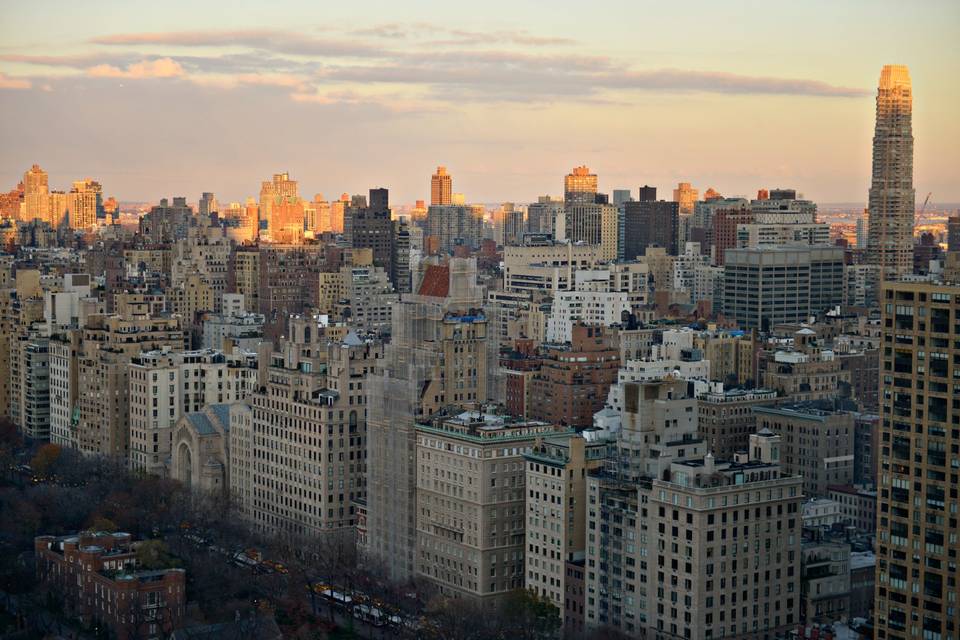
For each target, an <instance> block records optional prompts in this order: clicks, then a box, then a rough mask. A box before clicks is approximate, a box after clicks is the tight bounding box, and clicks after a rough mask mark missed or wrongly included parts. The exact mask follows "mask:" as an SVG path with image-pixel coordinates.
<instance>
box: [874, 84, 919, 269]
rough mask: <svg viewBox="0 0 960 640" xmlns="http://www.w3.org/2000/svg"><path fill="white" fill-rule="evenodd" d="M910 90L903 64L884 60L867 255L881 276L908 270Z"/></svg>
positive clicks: (910, 263) (910, 241)
mask: <svg viewBox="0 0 960 640" xmlns="http://www.w3.org/2000/svg"><path fill="white" fill-rule="evenodd" d="M912 110H913V91H912V90H911V87H910V71H909V70H908V69H907V67H906V66H904V65H886V66H884V67H883V71H881V72H880V86H879V87H878V88H877V124H876V129H875V130H874V134H873V177H872V179H871V181H870V198H869V204H868V207H869V215H870V226H869V231H868V234H867V257H868V260H869V261H870V263H871V264H876V265H879V266H880V268H881V269H880V271H881V274H882V277H883V279H884V280H891V279H898V278H899V277H900V276H903V275H905V274H908V273H910V272H912V271H913V220H914V215H915V212H914V209H915V197H916V194H915V192H914V189H913V127H912V124H911V121H912V115H911V113H912Z"/></svg>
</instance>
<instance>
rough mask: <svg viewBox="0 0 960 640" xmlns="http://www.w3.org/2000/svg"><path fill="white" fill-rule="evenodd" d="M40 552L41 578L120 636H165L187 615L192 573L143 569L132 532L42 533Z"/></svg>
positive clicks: (73, 607)
mask: <svg viewBox="0 0 960 640" xmlns="http://www.w3.org/2000/svg"><path fill="white" fill-rule="evenodd" d="M34 551H35V555H36V565H37V577H38V578H39V579H40V581H41V582H42V583H44V584H45V585H46V586H48V587H50V588H52V589H54V590H56V591H59V592H60V593H61V595H62V596H63V598H64V604H65V607H66V610H67V611H68V612H69V613H70V614H71V615H77V616H79V617H80V618H81V619H82V620H83V621H84V622H85V623H90V622H93V621H96V622H99V623H100V624H102V625H104V626H107V627H109V628H110V629H111V631H112V632H113V634H114V635H115V637H116V638H117V639H118V640H132V639H134V638H137V639H146V640H153V639H154V638H164V637H167V636H169V635H170V633H172V631H173V630H174V629H176V628H177V627H178V626H179V624H180V621H181V620H182V619H183V610H184V602H185V599H186V598H185V587H186V572H185V571H184V570H183V569H162V570H156V571H146V570H140V569H138V568H137V556H136V550H135V545H134V543H133V541H132V540H131V537H130V534H128V533H80V534H77V535H73V536H62V537H55V536H39V537H37V538H36V539H35V540H34Z"/></svg>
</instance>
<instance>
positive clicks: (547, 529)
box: [524, 434, 609, 637]
mask: <svg viewBox="0 0 960 640" xmlns="http://www.w3.org/2000/svg"><path fill="white" fill-rule="evenodd" d="M608 453H609V442H608V440H606V439H605V438H597V437H594V435H593V434H587V435H579V434H577V435H573V434H570V435H556V436H548V437H544V438H539V439H537V441H536V443H535V444H534V446H533V447H532V450H530V451H528V452H527V453H526V454H525V455H524V459H525V460H526V482H525V484H526V487H527V493H526V509H525V510H524V512H525V514H526V539H527V548H526V553H525V554H524V559H525V564H526V584H525V586H526V588H527V589H532V590H533V591H536V592H537V593H538V594H539V595H540V596H541V597H543V598H546V599H548V600H549V601H551V602H553V604H554V605H555V606H556V607H557V608H558V609H559V610H560V613H561V614H562V615H563V626H564V629H565V630H566V632H567V633H569V634H570V635H571V636H572V637H579V634H582V633H583V631H584V628H583V627H584V625H583V600H584V598H583V591H582V589H574V588H573V587H574V584H573V583H574V582H576V580H574V579H573V576H572V573H573V572H574V571H576V569H575V568H577V567H578V568H579V571H580V572H582V571H583V567H584V564H585V562H584V560H585V553H586V548H587V535H586V523H587V496H586V492H587V478H586V475H587V473H589V472H590V471H592V470H593V469H598V468H600V467H601V466H603V465H604V464H605V462H606V458H607V455H608ZM580 582H581V583H582V579H581V580H580Z"/></svg>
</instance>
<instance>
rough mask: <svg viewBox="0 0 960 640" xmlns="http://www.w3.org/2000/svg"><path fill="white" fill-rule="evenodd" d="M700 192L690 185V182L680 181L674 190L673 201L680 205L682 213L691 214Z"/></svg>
mask: <svg viewBox="0 0 960 640" xmlns="http://www.w3.org/2000/svg"><path fill="white" fill-rule="evenodd" d="M699 196H700V192H699V191H697V190H696V189H694V188H693V187H691V186H690V183H689V182H680V183H678V184H677V188H676V189H674V190H673V201H674V202H676V203H677V204H679V205H680V213H682V214H684V215H689V214H691V213H693V207H694V205H695V204H696V203H697V198H698V197H699Z"/></svg>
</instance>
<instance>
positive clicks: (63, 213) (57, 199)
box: [47, 191, 70, 229]
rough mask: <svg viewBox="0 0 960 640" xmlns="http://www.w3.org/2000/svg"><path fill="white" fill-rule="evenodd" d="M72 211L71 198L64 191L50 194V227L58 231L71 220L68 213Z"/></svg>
mask: <svg viewBox="0 0 960 640" xmlns="http://www.w3.org/2000/svg"><path fill="white" fill-rule="evenodd" d="M69 209H70V204H69V196H68V195H67V193H66V192H64V191H51V192H50V214H49V215H50V217H49V218H48V220H47V221H48V222H49V223H50V226H51V227H53V228H54V229H56V228H57V227H59V226H60V225H61V224H63V223H64V221H67V220H69V216H68V212H69Z"/></svg>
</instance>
